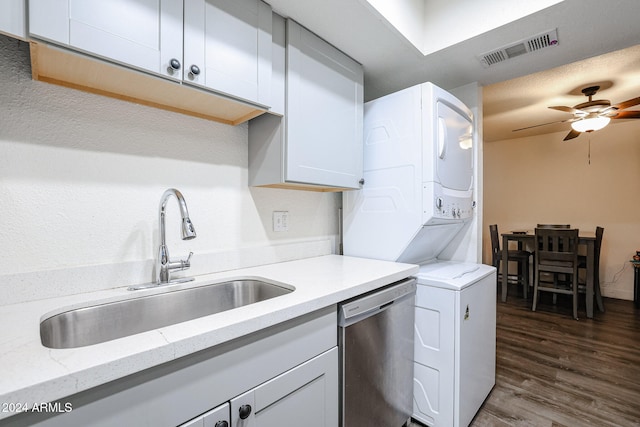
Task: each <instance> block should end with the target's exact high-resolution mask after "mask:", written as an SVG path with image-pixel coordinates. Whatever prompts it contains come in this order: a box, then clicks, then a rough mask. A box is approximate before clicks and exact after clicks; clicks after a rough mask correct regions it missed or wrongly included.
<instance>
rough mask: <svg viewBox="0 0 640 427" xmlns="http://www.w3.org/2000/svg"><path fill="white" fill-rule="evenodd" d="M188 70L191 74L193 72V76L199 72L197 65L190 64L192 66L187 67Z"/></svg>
mask: <svg viewBox="0 0 640 427" xmlns="http://www.w3.org/2000/svg"><path fill="white" fill-rule="evenodd" d="M189 72H190V73H191V74H193V75H194V76H197V75H198V74H200V68H199V67H198V66H197V65H192V66H191V67H190V68H189Z"/></svg>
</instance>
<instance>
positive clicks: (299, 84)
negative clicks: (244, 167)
mask: <svg viewBox="0 0 640 427" xmlns="http://www.w3.org/2000/svg"><path fill="white" fill-rule="evenodd" d="M276 22H277V21H276V20H274V23H276ZM273 34H274V48H273V49H274V50H273V51H274V52H277V51H278V46H277V45H275V42H276V36H277V34H278V31H277V30H276V28H274V32H273ZM286 41H287V42H286V97H285V114H284V117H279V116H275V115H272V114H265V115H262V116H260V117H257V118H255V119H253V120H252V121H251V122H250V123H249V184H250V185H252V186H272V187H286V188H302V189H308V190H322V191H326V190H334V191H341V190H344V189H357V188H360V180H361V179H362V151H363V150H362V148H363V129H362V120H363V70H362V66H361V65H360V64H358V63H357V62H356V61H354V60H353V59H351V58H350V57H348V56H347V55H345V54H344V53H342V52H340V51H339V50H338V49H336V48H335V47H333V46H332V45H330V44H329V43H327V42H325V41H324V40H322V39H320V38H319V37H318V36H316V35H315V34H313V33H311V32H310V31H308V30H306V29H305V28H303V27H301V26H300V25H299V24H297V23H296V22H294V21H291V20H287V21H286ZM276 58H277V57H276V56H275V53H274V59H276ZM277 63H278V61H274V77H276V75H277V73H276V72H275V70H276V69H277V68H276V66H277ZM278 74H279V73H278ZM277 86H278V85H277V84H276V83H274V84H273V85H272V87H273V88H276V87H277ZM272 95H273V97H274V99H277V96H278V94H276V93H274V94H272Z"/></svg>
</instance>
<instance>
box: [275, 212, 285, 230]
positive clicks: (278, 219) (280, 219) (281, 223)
mask: <svg viewBox="0 0 640 427" xmlns="http://www.w3.org/2000/svg"><path fill="white" fill-rule="evenodd" d="M273 231H278V232H280V231H289V212H288V211H273Z"/></svg>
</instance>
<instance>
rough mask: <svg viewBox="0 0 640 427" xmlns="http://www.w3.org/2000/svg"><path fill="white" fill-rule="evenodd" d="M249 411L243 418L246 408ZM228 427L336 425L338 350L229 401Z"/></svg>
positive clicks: (325, 426) (321, 426)
mask: <svg viewBox="0 0 640 427" xmlns="http://www.w3.org/2000/svg"><path fill="white" fill-rule="evenodd" d="M247 405H250V406H251V412H250V414H249V415H248V416H246V417H245V418H241V417H240V415H241V412H242V415H243V416H244V415H246V413H247V411H248V408H247ZM231 425H233V426H237V425H240V426H245V427H282V426H290V425H304V426H305V427H335V426H337V425H338V349H337V347H334V348H333V349H331V350H329V351H327V352H325V353H323V354H321V355H319V356H317V357H315V358H313V359H311V360H309V361H308V362H305V363H303V364H302V365H299V366H297V367H295V368H293V369H291V370H290V371H287V372H285V373H284V374H282V375H279V376H277V377H276V378H274V379H272V380H270V381H267V382H266V383H264V384H262V385H261V386H258V387H256V388H255V389H253V390H252V391H250V392H248V393H245V394H243V395H241V396H239V397H238V398H236V399H233V400H231Z"/></svg>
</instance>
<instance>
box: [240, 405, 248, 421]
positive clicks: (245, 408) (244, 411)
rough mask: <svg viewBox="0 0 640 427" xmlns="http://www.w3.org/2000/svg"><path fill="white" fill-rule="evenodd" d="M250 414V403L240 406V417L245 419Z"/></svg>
mask: <svg viewBox="0 0 640 427" xmlns="http://www.w3.org/2000/svg"><path fill="white" fill-rule="evenodd" d="M249 415H251V405H242V406H241V407H240V419H241V420H245V419H247V417H249Z"/></svg>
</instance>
